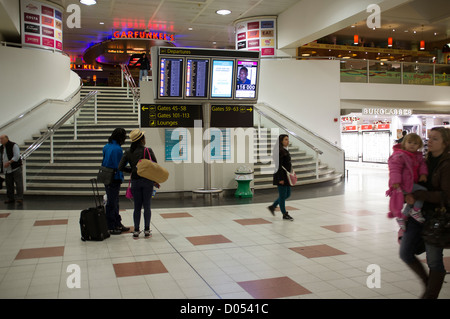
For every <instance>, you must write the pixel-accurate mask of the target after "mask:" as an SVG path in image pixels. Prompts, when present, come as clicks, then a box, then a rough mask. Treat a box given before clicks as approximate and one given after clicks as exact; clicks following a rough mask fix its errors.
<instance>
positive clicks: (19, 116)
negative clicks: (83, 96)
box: [0, 77, 83, 131]
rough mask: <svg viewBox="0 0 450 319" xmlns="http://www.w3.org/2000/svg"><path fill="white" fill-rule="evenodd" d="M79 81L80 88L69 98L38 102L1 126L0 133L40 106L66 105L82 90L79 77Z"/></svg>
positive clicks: (81, 81) (81, 82)
mask: <svg viewBox="0 0 450 319" xmlns="http://www.w3.org/2000/svg"><path fill="white" fill-rule="evenodd" d="M79 79H80V86H79V87H78V89H77V90H76V91H75V92H74V93H72V94H71V95H70V96H69V97H67V98H65V99H64V100H61V99H45V100H43V101H41V102H39V103H38V104H36V105H34V106H32V107H31V108H29V109H28V110H26V111H25V112H23V113H22V114H20V115H18V116H16V117H14V118H13V119H11V120H10V121H8V122H7V123H6V124H4V125H3V126H1V127H0V131H3V130H5V129H6V128H7V127H8V126H11V125H13V124H15V123H17V122H18V121H20V120H22V119H24V118H26V117H27V116H28V115H30V114H31V113H33V112H34V111H36V110H37V109H39V108H40V107H41V106H43V105H45V104H47V103H67V102H70V101H71V100H72V99H73V98H74V97H75V96H76V95H77V94H78V93H80V91H81V89H82V88H83V80H82V79H81V78H80V77H79Z"/></svg>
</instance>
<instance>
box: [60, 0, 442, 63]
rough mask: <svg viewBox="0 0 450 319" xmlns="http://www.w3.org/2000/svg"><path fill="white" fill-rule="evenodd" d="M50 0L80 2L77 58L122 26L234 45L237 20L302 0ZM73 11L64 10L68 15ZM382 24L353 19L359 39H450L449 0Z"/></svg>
mask: <svg viewBox="0 0 450 319" xmlns="http://www.w3.org/2000/svg"><path fill="white" fill-rule="evenodd" d="M51 1H52V2H55V3H57V4H60V5H62V6H63V7H64V8H67V6H68V5H69V4H72V3H74V4H78V5H80V7H81V28H80V29H69V28H68V27H67V24H64V25H65V27H64V50H65V51H66V52H67V53H69V55H71V56H79V55H82V54H83V52H84V51H85V50H86V48H87V47H89V44H94V43H98V42H101V41H103V40H106V39H108V38H110V37H111V35H112V31H113V30H122V29H123V28H132V29H138V30H145V29H148V30H150V31H159V30H160V31H167V32H173V33H175V35H176V40H175V41H176V45H177V46H193V47H205V48H234V45H235V44H234V43H235V40H234V27H233V23H234V21H236V20H238V19H241V18H246V17H254V16H261V15H279V14H280V13H282V12H283V11H285V10H288V9H289V8H290V7H291V6H293V5H295V4H296V3H297V2H299V1H301V0H226V1H223V0H222V1H221V0H97V4H96V5H94V6H85V5H82V4H80V3H79V0H51ZM330 1H333V0H330ZM218 9H229V10H231V11H232V13H231V14H230V15H227V16H220V15H217V14H216V13H215V12H216V10H218ZM69 14H70V13H66V17H67V16H68V15H69ZM100 22H103V23H104V25H100ZM381 23H382V28H381V29H377V30H375V31H373V30H371V29H368V28H367V27H366V26H364V27H363V24H365V21H355V22H354V24H357V30H358V32H357V33H359V35H360V37H366V38H374V39H375V38H379V39H381V38H386V37H387V36H393V37H394V39H395V40H404V41H415V40H418V39H417V36H418V35H421V36H422V37H423V38H424V39H425V40H426V41H432V40H433V41H434V40H436V41H437V40H444V39H448V38H449V35H450V0H412V1H411V2H409V3H408V4H406V5H401V6H398V7H396V8H394V9H391V10H388V11H386V12H382V14H381ZM422 25H424V27H423V33H422ZM189 28H192V29H193V30H192V31H190V30H189ZM394 28H395V29H396V31H395V32H394V33H393V32H392V29H394ZM354 30H355V28H351V27H350V26H349V27H348V28H345V29H343V30H340V31H337V32H336V33H334V34H337V35H347V36H348V35H353V34H354ZM405 30H408V32H407V33H406V32H404V31H405ZM414 30H416V31H417V34H416V35H414V33H413V31H414ZM435 32H436V33H437V35H436V36H435V35H434V33H435Z"/></svg>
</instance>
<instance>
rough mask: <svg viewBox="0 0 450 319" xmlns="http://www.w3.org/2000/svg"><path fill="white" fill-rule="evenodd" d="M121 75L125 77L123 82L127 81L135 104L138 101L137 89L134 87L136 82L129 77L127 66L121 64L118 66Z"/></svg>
mask: <svg viewBox="0 0 450 319" xmlns="http://www.w3.org/2000/svg"><path fill="white" fill-rule="evenodd" d="M120 67H121V69H122V71H123V74H124V76H125V80H126V81H127V83H128V85H129V86H130V87H131V93H132V94H133V98H134V100H135V102H138V103H139V101H140V93H139V89H138V87H137V85H136V82H135V81H134V78H133V76H132V75H131V72H130V69H129V68H128V65H126V64H121V65H120Z"/></svg>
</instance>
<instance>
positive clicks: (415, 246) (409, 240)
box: [400, 218, 445, 272]
mask: <svg viewBox="0 0 450 319" xmlns="http://www.w3.org/2000/svg"><path fill="white" fill-rule="evenodd" d="M422 227H423V224H421V223H419V222H417V221H416V220H415V219H413V218H408V220H407V221H406V230H405V232H404V233H403V237H402V240H401V243H400V258H401V259H402V260H403V261H404V262H405V263H406V264H411V263H413V262H414V261H415V260H417V257H416V256H415V255H419V254H421V253H423V252H424V251H426V253H427V264H428V268H430V270H432V271H436V272H445V267H444V260H443V251H444V249H443V248H439V247H436V246H432V245H429V244H427V243H424V240H423V238H422V234H421V233H422Z"/></svg>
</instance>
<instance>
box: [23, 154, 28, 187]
mask: <svg viewBox="0 0 450 319" xmlns="http://www.w3.org/2000/svg"><path fill="white" fill-rule="evenodd" d="M22 169H23V171H22V174H23V191H24V192H26V191H27V160H26V159H22Z"/></svg>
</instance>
